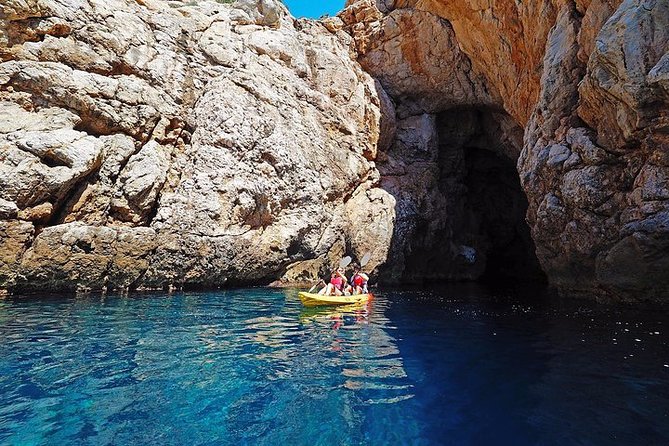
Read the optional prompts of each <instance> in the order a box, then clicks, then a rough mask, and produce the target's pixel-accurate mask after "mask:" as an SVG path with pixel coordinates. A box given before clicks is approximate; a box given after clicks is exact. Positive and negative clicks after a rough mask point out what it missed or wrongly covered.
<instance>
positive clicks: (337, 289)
mask: <svg viewBox="0 0 669 446" xmlns="http://www.w3.org/2000/svg"><path fill="white" fill-rule="evenodd" d="M344 289H346V276H345V275H344V269H343V268H337V271H335V272H333V273H332V275H331V276H330V283H328V284H327V285H326V286H325V287H324V288H322V289H321V290H320V291H319V292H318V294H320V295H326V296H342V295H343V294H344Z"/></svg>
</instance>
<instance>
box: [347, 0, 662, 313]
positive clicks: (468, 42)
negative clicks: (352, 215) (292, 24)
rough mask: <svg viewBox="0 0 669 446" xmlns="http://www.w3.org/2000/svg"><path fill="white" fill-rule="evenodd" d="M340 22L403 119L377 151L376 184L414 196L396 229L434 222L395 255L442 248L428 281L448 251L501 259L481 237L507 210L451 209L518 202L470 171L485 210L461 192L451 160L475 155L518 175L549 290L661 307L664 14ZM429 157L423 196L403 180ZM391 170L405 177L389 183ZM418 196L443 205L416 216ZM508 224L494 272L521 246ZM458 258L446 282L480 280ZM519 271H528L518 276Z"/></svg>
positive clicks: (456, 8)
mask: <svg viewBox="0 0 669 446" xmlns="http://www.w3.org/2000/svg"><path fill="white" fill-rule="evenodd" d="M341 17H342V19H343V21H344V22H345V24H346V28H347V29H348V30H349V32H350V33H351V35H353V36H354V38H355V41H356V46H357V48H358V51H359V61H360V63H361V65H362V66H363V67H364V68H365V69H366V70H368V71H369V72H370V73H371V74H372V75H373V76H375V77H376V78H378V79H379V80H380V81H381V83H382V85H383V86H384V88H385V89H386V91H387V92H388V93H389V94H390V95H391V97H392V99H393V101H394V103H395V107H396V110H397V116H398V117H399V118H400V120H399V121H398V138H397V139H396V142H395V144H394V148H393V149H391V150H390V151H386V152H382V153H381V154H380V155H379V160H380V161H381V162H380V165H379V170H380V172H381V173H382V184H387V183H391V184H393V185H396V186H394V187H396V188H397V189H401V190H404V191H405V193H408V194H409V195H410V196H409V197H406V198H405V199H400V200H398V209H397V215H398V225H399V226H401V225H402V222H407V221H408V222H409V223H408V224H409V225H414V226H415V225H417V224H418V225H420V224H421V222H426V221H430V222H432V223H433V224H434V222H435V221H436V222H439V219H440V218H443V221H442V222H441V223H437V224H436V227H435V226H434V225H433V226H431V227H428V228H427V229H425V228H423V229H421V230H420V231H413V232H412V234H413V235H409V236H408V237H404V238H403V240H402V242H401V243H400V244H399V246H395V249H397V250H399V251H400V252H402V253H405V254H406V253H411V252H414V251H416V248H417V247H418V249H421V245H423V244H424V243H423V240H424V239H425V237H426V236H425V234H431V237H432V238H433V239H441V240H445V241H446V242H447V243H450V244H451V248H450V256H449V252H441V253H440V254H439V256H438V257H439V258H441V259H442V264H443V266H445V267H446V268H442V267H439V268H438V269H439V271H448V273H443V272H442V273H441V275H442V276H443V275H444V274H452V273H453V272H454V271H457V269H455V268H453V262H455V261H456V260H457V259H458V258H462V257H463V256H460V257H458V256H457V254H458V252H465V251H467V250H466V249H463V248H461V249H458V248H457V247H458V246H459V245H461V243H462V245H467V246H470V247H472V248H474V251H469V252H471V253H473V252H478V253H482V254H483V255H486V254H487V257H489V258H488V259H486V263H487V265H488V266H489V264H490V257H499V249H500V246H497V247H495V246H494V245H492V244H491V243H490V242H489V241H487V240H486V235H485V232H490V231H483V233H482V231H481V230H480V227H481V225H484V226H486V225H487V226H488V228H492V229H493V231H492V237H495V238H500V237H499V236H498V235H497V234H502V235H503V234H504V228H507V229H508V228H509V226H511V225H512V220H513V219H509V217H510V215H509V214H511V213H513V212H514V211H507V216H506V217H505V219H503V218H499V217H495V218H493V220H494V221H491V220H490V217H481V216H478V217H477V216H475V215H474V216H472V213H471V212H464V213H462V212H461V211H462V209H465V211H466V210H467V208H468V207H469V208H473V209H479V210H481V209H482V208H483V209H484V211H483V212H484V213H487V214H489V215H499V214H500V213H503V212H504V211H503V210H502V209H501V208H506V209H507V210H508V209H509V206H510V205H506V204H505V205H500V204H499V201H500V200H509V198H510V197H515V198H514V200H515V202H516V203H519V205H520V206H522V204H523V203H520V202H521V201H522V199H521V198H519V197H517V195H514V193H513V192H510V189H508V188H506V189H505V188H504V187H502V185H503V184H504V181H501V180H500V178H501V177H500V178H492V177H491V176H490V175H489V174H488V173H485V174H483V175H482V174H478V175H477V174H475V173H474V176H475V177H477V178H479V180H478V182H479V183H481V181H483V180H482V178H481V177H482V176H483V177H486V178H487V180H485V181H483V182H484V183H486V182H487V183H488V189H487V190H485V189H483V190H484V192H483V197H484V198H485V199H486V200H487V201H488V203H487V204H486V201H485V200H483V201H481V200H480V199H477V198H476V197H472V196H471V195H472V193H475V190H476V187H472V185H471V184H468V183H467V181H466V180H465V179H462V176H463V175H465V177H466V176H467V175H469V176H471V175H472V171H471V169H470V168H469V167H467V163H466V162H465V163H464V164H462V163H461V164H460V165H459V166H458V165H457V163H458V161H461V160H462V158H463V157H464V158H465V161H466V159H467V157H473V156H480V153H487V157H488V159H489V160H491V159H492V158H491V157H492V155H496V156H497V158H498V162H497V163H496V165H497V168H500V169H501V165H502V164H503V162H504V160H508V161H511V162H513V163H514V164H516V163H517V168H518V172H519V174H520V180H521V181H520V182H521V185H522V188H523V190H524V192H525V194H526V196H527V198H528V203H527V205H528V208H527V222H528V223H529V227H530V230H531V235H532V239H533V241H534V243H535V244H536V255H537V258H538V260H539V262H540V263H541V267H542V269H543V271H545V273H546V274H547V276H548V279H549V280H550V282H551V283H552V284H554V285H556V286H557V287H558V288H559V289H560V290H562V291H564V292H569V293H583V294H587V295H589V296H596V297H601V298H618V299H629V300H636V299H655V300H666V296H667V292H668V291H669V202H668V201H667V199H668V198H669V195H667V193H666V192H667V187H668V186H667V178H668V175H669V164H668V163H667V156H668V154H669V139H668V138H667V130H668V129H669V127H668V124H669V121H667V119H668V118H667V110H668V109H669V107H668V105H669V101H668V99H669V96H668V95H667V94H668V90H667V87H668V84H667V79H668V76H669V65H668V64H667V61H668V60H669V59H668V58H669V26H668V25H669V4H668V3H667V2H662V1H639V0H637V1H631V0H630V1H622V2H621V1H616V0H609V1H607V0H602V1H578V0H577V1H566V0H541V1H536V2H516V1H512V0H508V1H507V0H497V1H492V2H478V1H477V2H474V1H467V0H462V1H446V0H397V1H392V0H386V1H382V0H378V1H373V0H362V1H357V2H349V5H348V8H347V10H346V11H344V12H343V13H342V15H341ZM390 61H396V62H395V63H391V62H390ZM415 122H421V123H424V124H423V125H422V126H417V125H415ZM407 134H409V135H410V136H409V137H407V136H406V135H407ZM426 135H429V137H428V138H427V139H426V138H425V136H426ZM433 137H434V138H435V139H434V140H432V139H430V138H433ZM407 141H409V143H408V144H407V143H406V142H407ZM425 141H431V143H426V142H425ZM435 146H436V147H438V148H435ZM427 147H429V149H427V152H429V153H431V157H430V158H429V159H427V160H425V161H427V164H425V163H423V164H420V165H421V166H425V171H424V172H425V174H424V175H422V177H421V178H423V179H425V178H427V179H428V180H425V181H427V183H426V184H420V181H423V180H416V176H415V175H414V174H413V173H411V172H410V170H411V168H414V167H416V168H417V167H418V166H419V164H418V163H417V161H416V160H417V157H418V156H420V155H421V154H424V153H426V148H427ZM472 149H473V150H472ZM481 150H483V152H481ZM475 153H478V154H479V155H474V154H475ZM454 160H455V161H454ZM454 162H455V167H453V165H454V164H453V163H454ZM475 164H476V165H477V166H478V165H480V160H479V161H476V162H475ZM397 165H401V166H411V167H410V168H409V169H407V170H406V171H405V172H402V173H400V175H399V176H398V169H397V167H396V166H397ZM506 178H507V179H508V176H506ZM435 184H440V185H442V187H441V189H438V188H436V187H434V185H435ZM444 184H446V187H443V185H444ZM494 184H498V185H499V187H494ZM412 186H415V187H416V188H417V190H416V191H414V192H412V191H411V187H412ZM463 189H464V191H463ZM390 190H392V187H391V188H390ZM421 190H423V191H424V190H428V191H429V192H428V193H421ZM406 191H409V192H406ZM465 191H466V192H465ZM421 197H428V198H427V201H428V202H429V203H430V204H431V205H434V204H435V203H439V204H438V205H437V206H438V207H439V208H438V209H434V208H430V207H429V206H423V207H420V206H419V207H418V208H416V207H412V204H414V203H416V202H417V200H420V199H421ZM472 198H474V201H472ZM494 202H497V207H499V208H500V209H495V204H494ZM449 203H450V204H449ZM454 206H455V207H454ZM458 210H460V212H458ZM434 215H437V216H438V218H437V219H434V218H431V217H432V216H434ZM515 221H516V222H517V219H516V220H515ZM458 225H460V226H461V227H460V229H457V227H458ZM515 227H516V228H519V229H518V230H517V231H516V232H517V234H516V236H517V237H516V241H513V246H514V247H515V248H514V249H515V250H516V253H518V255H514V256H513V258H507V259H506V260H504V262H505V263H507V264H508V262H509V261H513V260H514V259H515V261H520V263H518V266H519V267H520V266H523V262H522V253H527V252H528V251H530V250H533V248H532V246H531V242H527V241H524V240H527V238H526V235H525V233H523V231H522V224H521V223H520V222H518V223H517V224H516V226H515ZM507 232H508V231H507ZM468 233H469V234H468ZM463 237H464V238H465V239H468V240H464V241H463ZM487 238H488V239H490V238H491V237H490V236H488V237H487ZM506 238H507V239H509V237H506ZM465 242H468V243H465ZM434 244H435V243H434V240H431V241H430V242H429V243H428V245H430V246H433V245H434ZM441 246H443V244H442V245H441ZM504 246H506V247H505V248H503V249H504V250H507V249H508V248H509V247H510V246H511V245H504ZM447 251H448V250H447ZM449 257H450V258H451V260H446V261H444V260H443V259H448V258H449ZM507 257H509V256H507ZM466 260H469V263H470V265H469V268H465V269H464V270H462V271H460V272H456V274H457V275H458V276H463V275H464V276H465V277H469V276H471V275H472V274H473V275H474V276H476V275H478V274H479V271H480V267H479V265H477V263H478V261H476V260H475V259H474V261H472V258H470V259H466ZM531 263H532V262H529V263H528V262H524V267H525V270H524V271H526V272H527V273H530V272H532V270H533V269H532V265H531ZM516 270H518V268H516ZM405 271H406V270H405ZM423 272H424V269H423V270H421V274H422V273H423Z"/></svg>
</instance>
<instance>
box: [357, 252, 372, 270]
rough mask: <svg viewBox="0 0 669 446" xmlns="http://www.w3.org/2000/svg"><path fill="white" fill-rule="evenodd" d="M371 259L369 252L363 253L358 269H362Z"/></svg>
mask: <svg viewBox="0 0 669 446" xmlns="http://www.w3.org/2000/svg"><path fill="white" fill-rule="evenodd" d="M371 258H372V253H371V252H367V253H365V255H364V256H362V260H360V269H362V268H364V267H365V265H367V264H368V263H369V259H371Z"/></svg>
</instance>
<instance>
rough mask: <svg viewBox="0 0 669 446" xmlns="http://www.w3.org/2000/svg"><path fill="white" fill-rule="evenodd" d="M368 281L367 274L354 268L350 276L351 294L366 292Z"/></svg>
mask: <svg viewBox="0 0 669 446" xmlns="http://www.w3.org/2000/svg"><path fill="white" fill-rule="evenodd" d="M368 281H369V276H368V275H367V274H365V273H363V272H361V271H360V269H356V271H355V274H353V276H351V286H352V288H353V290H352V293H353V294H367V282H368Z"/></svg>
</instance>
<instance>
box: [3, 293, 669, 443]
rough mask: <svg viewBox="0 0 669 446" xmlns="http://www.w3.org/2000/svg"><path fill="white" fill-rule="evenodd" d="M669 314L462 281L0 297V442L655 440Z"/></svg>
mask: <svg viewBox="0 0 669 446" xmlns="http://www.w3.org/2000/svg"><path fill="white" fill-rule="evenodd" d="M668 329H669V318H668V317H667V316H666V315H665V313H663V312H658V311H652V310H648V309H646V310H643V309H635V308H632V307H616V306H601V305H595V304H590V303H587V302H581V301H579V302H565V301H560V300H556V299H554V298H552V299H551V298H546V297H545V296H542V295H541V294H538V293H528V292H519V291H508V290H507V291H499V290H490V289H485V288H481V287H477V286H474V285H471V286H470V285H462V286H453V287H448V288H441V289H432V290H430V291H387V292H384V293H379V295H378V296H377V298H376V299H375V300H374V301H373V302H372V303H371V304H370V305H369V306H368V307H352V308H347V309H344V310H341V309H329V310H328V309H326V310H305V309H303V308H302V307H301V304H300V302H299V300H298V299H297V296H296V292H295V291H290V290H289V291H283V290H274V289H263V288H258V289H246V290H229V291H219V292H208V293H176V294H170V295H168V294H150V295H131V296H129V297H128V296H112V295H106V296H87V297H77V298H72V297H53V296H51V297H46V296H44V297H40V296H31V297H25V296H16V297H11V298H7V299H4V300H0V341H1V343H0V444H10V445H32V444H35V445H39V444H50V445H51V444H53V445H63V444H67V445H70V444H75V445H76V444H82V445H88V444H90V445H107V444H109V445H119V444H145V445H152V444H155V445H163V444H174V445H181V444H189V445H218V444H220V445H244V444H249V445H276V444H290V445H338V444H342V445H348V444H371V445H383V444H415V445H423V444H426V445H427V444H436V445H441V444H443V445H450V444H452V445H484V444H496V445H500V444H502V445H504V444H509V445H566V444H570V445H571V444H583V445H611V444H621V445H622V444H625V445H629V444H644V445H655V444H657V445H665V444H669V342H668V340H669V336H668V332H667V330H668Z"/></svg>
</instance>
